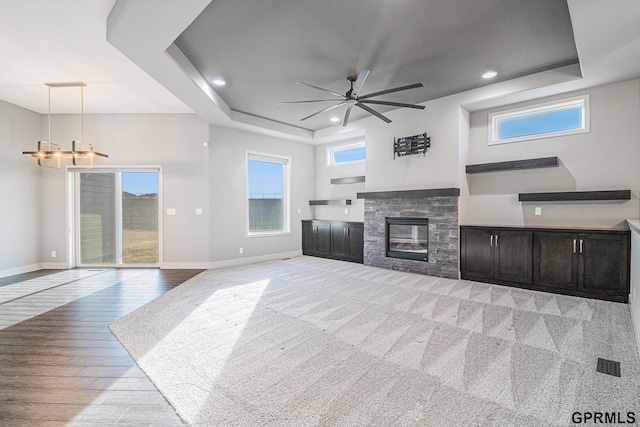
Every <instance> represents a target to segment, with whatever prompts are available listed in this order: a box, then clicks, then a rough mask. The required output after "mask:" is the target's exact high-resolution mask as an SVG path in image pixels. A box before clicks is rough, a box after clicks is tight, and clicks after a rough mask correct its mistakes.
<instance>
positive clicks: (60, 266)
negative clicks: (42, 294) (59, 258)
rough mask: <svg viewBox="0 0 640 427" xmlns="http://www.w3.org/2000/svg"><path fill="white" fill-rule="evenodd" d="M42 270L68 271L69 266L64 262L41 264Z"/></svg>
mask: <svg viewBox="0 0 640 427" xmlns="http://www.w3.org/2000/svg"><path fill="white" fill-rule="evenodd" d="M42 268H43V269H45V270H68V269H69V264H67V263H66V262H43V263H42Z"/></svg>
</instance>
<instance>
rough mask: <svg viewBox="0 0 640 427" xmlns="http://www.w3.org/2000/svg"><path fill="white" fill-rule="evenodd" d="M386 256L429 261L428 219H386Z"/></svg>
mask: <svg viewBox="0 0 640 427" xmlns="http://www.w3.org/2000/svg"><path fill="white" fill-rule="evenodd" d="M385 222H386V233H385V234H386V248H387V256H388V257H391V258H405V259H413V260H417V261H428V260H429V219H428V218H386V221H385Z"/></svg>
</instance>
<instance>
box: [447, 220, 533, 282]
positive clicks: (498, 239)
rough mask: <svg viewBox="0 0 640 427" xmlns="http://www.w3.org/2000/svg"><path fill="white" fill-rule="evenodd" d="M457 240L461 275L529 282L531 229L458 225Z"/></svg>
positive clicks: (483, 278) (470, 277)
mask: <svg viewBox="0 0 640 427" xmlns="http://www.w3.org/2000/svg"><path fill="white" fill-rule="evenodd" d="M460 241H461V249H460V269H461V271H462V278H463V279H470V280H480V281H482V280H490V281H493V282H496V283H503V282H505V283H524V284H530V283H531V281H532V276H533V270H532V265H531V257H532V250H533V233H532V232H531V231H526V230H525V231H523V230H506V229H492V228H466V227H461V230H460Z"/></svg>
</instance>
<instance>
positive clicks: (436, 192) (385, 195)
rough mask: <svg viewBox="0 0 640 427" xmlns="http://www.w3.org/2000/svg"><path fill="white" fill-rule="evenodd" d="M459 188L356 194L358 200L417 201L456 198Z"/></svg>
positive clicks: (458, 194)
mask: <svg viewBox="0 0 640 427" xmlns="http://www.w3.org/2000/svg"><path fill="white" fill-rule="evenodd" d="M458 196H460V189H459V188H429V189H424V190H401V191H369V192H365V193H357V198H358V199H397V198H411V199H419V198H426V197H458Z"/></svg>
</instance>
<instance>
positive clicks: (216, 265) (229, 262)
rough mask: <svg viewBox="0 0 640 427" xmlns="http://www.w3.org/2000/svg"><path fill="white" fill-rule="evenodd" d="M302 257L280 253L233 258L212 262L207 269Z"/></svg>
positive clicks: (300, 252)
mask: <svg viewBox="0 0 640 427" xmlns="http://www.w3.org/2000/svg"><path fill="white" fill-rule="evenodd" d="M300 255H302V251H301V250H300V251H291V252H280V253H277V254H268V255H259V256H252V257H247V258H234V259H227V260H224V261H212V262H211V263H210V264H209V268H222V267H233V266H235V265H243V264H255V263H256V262H263V261H272V260H275V259H283V258H293V257H296V256H300Z"/></svg>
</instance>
